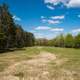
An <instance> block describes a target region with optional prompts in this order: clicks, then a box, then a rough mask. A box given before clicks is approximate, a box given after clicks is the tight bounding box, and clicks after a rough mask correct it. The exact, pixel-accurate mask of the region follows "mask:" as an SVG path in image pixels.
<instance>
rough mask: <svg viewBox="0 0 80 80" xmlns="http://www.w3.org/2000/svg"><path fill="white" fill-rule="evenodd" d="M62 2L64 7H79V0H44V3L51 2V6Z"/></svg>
mask: <svg viewBox="0 0 80 80" xmlns="http://www.w3.org/2000/svg"><path fill="white" fill-rule="evenodd" d="M60 2H61V3H63V5H65V6H66V7H68V8H70V7H80V0H44V3H45V4H46V5H48V3H49V4H51V5H53V6H55V5H58V4H59V3H60Z"/></svg>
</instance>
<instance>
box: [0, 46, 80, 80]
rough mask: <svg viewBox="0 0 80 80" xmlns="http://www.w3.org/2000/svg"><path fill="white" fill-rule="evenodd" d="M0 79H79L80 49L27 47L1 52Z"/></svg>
mask: <svg viewBox="0 0 80 80" xmlns="http://www.w3.org/2000/svg"><path fill="white" fill-rule="evenodd" d="M0 80H80V49H70V48H55V47H28V48H23V49H21V50H17V51H13V52H6V53H2V54H0Z"/></svg>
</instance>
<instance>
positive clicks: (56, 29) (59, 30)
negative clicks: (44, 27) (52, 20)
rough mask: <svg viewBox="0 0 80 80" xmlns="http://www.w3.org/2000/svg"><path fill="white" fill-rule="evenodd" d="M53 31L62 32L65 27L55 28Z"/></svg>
mask: <svg viewBox="0 0 80 80" xmlns="http://www.w3.org/2000/svg"><path fill="white" fill-rule="evenodd" d="M51 31H54V32H55V31H56V32H62V31H64V29H63V28H53V29H51Z"/></svg>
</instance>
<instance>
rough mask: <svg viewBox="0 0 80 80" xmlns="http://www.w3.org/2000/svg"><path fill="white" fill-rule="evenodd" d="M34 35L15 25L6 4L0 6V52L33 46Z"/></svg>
mask: <svg viewBox="0 0 80 80" xmlns="http://www.w3.org/2000/svg"><path fill="white" fill-rule="evenodd" d="M34 40H35V39H34V35H33V34H32V33H30V32H27V31H25V30H23V28H22V26H21V25H19V24H16V23H15V21H14V19H13V15H12V14H11V13H10V11H9V9H8V5H7V4H5V3H4V4H2V5H0V51H5V50H9V49H14V48H22V47H27V46H33V45H34Z"/></svg>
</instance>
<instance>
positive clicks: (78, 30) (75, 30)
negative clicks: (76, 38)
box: [72, 28, 80, 33]
mask: <svg viewBox="0 0 80 80" xmlns="http://www.w3.org/2000/svg"><path fill="white" fill-rule="evenodd" d="M78 32H80V28H79V29H74V30H72V33H78Z"/></svg>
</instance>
